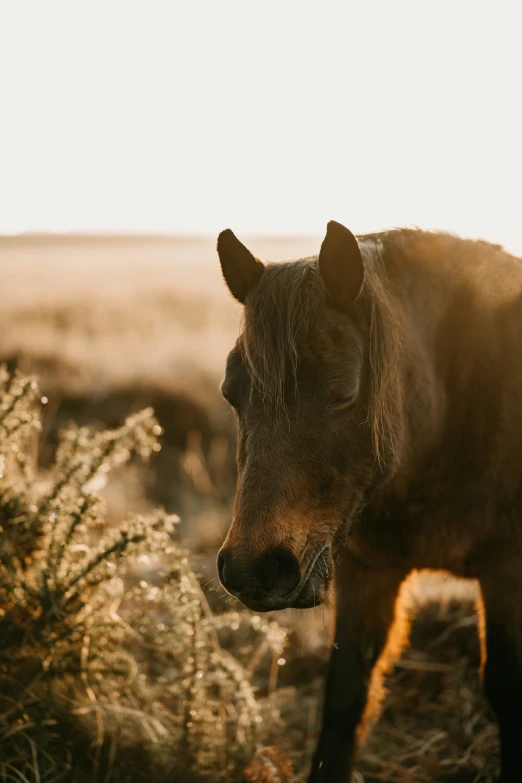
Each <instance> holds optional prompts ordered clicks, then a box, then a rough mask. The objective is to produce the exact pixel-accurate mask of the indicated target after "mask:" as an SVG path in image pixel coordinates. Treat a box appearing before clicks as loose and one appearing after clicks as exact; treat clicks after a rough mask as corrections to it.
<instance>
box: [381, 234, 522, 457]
mask: <svg viewBox="0 0 522 783" xmlns="http://www.w3.org/2000/svg"><path fill="white" fill-rule="evenodd" d="M443 240H444V238H442V240H440V242H439V243H437V242H433V238H432V237H429V236H428V237H426V235H422V234H419V236H418V241H417V247H415V242H414V246H413V247H412V248H411V250H409V251H408V252H405V253H403V254H400V253H395V254H393V253H391V254H390V255H389V258H388V259H387V268H386V274H387V284H388V286H389V290H390V295H391V296H392V298H393V301H394V305H395V306H396V308H397V310H398V312H399V313H400V318H399V328H400V329H401V331H402V335H401V337H402V340H401V342H402V377H403V393H404V403H403V404H404V410H405V412H406V427H407V430H408V431H407V433H406V439H405V440H406V444H407V446H408V453H409V457H408V456H406V454H405V467H406V463H408V462H409V463H410V465H409V466H408V469H409V470H411V466H412V465H415V464H419V462H422V460H423V459H427V460H429V459H431V458H432V455H433V454H441V453H442V452H444V453H445V455H446V457H445V458H446V459H448V460H450V459H452V455H454V458H455V459H458V458H459V457H458V453H459V449H461V448H462V442H463V441H465V442H466V443H467V449H468V450H469V449H473V448H476V449H479V450H480V447H479V444H480V445H481V446H482V449H484V447H487V446H488V444H489V443H490V441H491V439H492V428H494V427H495V426H497V427H498V426H500V424H501V423H502V424H503V422H501V419H504V418H505V417H506V416H507V415H508V411H509V410H510V406H512V405H513V404H514V402H515V401H516V399H520V397H519V395H520V392H521V390H522V363H520V362H518V360H517V363H516V366H513V365H514V363H515V362H514V358H513V357H514V356H515V353H516V345H517V343H518V344H520V339H521V337H522V334H521V327H520V326H519V324H520V323H522V319H521V318H520V316H518V318H517V312H518V313H519V314H522V307H521V306H520V304H519V303H520V302H521V301H522V299H520V297H521V292H522V262H521V264H520V266H517V263H516V259H511V258H510V257H509V256H506V255H503V254H502V253H499V252H498V251H494V250H493V249H492V248H491V247H489V246H487V245H485V246H482V245H481V244H475V243H465V242H463V241H460V244H459V240H455V239H454V238H452V237H449V238H447V240H448V241H447V244H446V245H445V244H444V241H443ZM495 254H496V255H495ZM497 256H498V257H497ZM517 297H518V298H517ZM517 305H518V307H517ZM513 352H515V353H513ZM517 355H518V354H517ZM506 373H509V380H508V382H507V383H506ZM517 392H518V393H517ZM518 416H519V417H520V414H518ZM521 423H522V422H520V421H519V424H521ZM450 444H453V446H454V448H453V450H451V449H450V448H449V445H450Z"/></svg>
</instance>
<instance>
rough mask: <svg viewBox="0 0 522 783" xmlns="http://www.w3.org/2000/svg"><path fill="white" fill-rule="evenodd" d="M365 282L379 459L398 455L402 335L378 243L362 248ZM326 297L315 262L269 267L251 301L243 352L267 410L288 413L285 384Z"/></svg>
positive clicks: (374, 430)
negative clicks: (397, 429)
mask: <svg viewBox="0 0 522 783" xmlns="http://www.w3.org/2000/svg"><path fill="white" fill-rule="evenodd" d="M361 250H362V252H363V254H364V256H365V260H366V262H367V263H366V264H365V282H364V284H363V290H362V291H361V294H360V297H361V300H363V301H364V302H365V303H366V305H367V306H368V308H369V322H370V334H369V360H370V372H371V395H370V396H371V399H370V407H369V411H368V421H369V424H370V426H371V430H372V434H373V441H374V450H375V453H376V456H377V457H378V459H379V460H382V459H383V458H384V456H385V454H389V453H390V449H391V451H392V452H393V451H394V450H395V435H394V433H395V432H396V423H397V422H396V421H395V419H396V416H397V403H398V402H399V400H398V399H397V396H398V395H400V394H401V389H400V374H399V357H400V351H399V350H398V348H399V345H398V342H399V336H398V331H399V330H398V328H397V324H396V319H395V317H394V313H393V309H392V307H391V304H390V301H389V298H388V295H387V292H386V289H385V286H384V285H383V280H382V279H381V277H383V276H384V275H385V270H384V265H383V264H382V258H381V249H380V243H379V241H376V240H373V238H372V239H369V240H368V243H366V245H365V243H364V242H362V243H361ZM326 296H327V293H326V289H325V286H324V284H323V281H322V279H321V277H320V274H319V266H318V263H317V257H312V258H306V259H303V260H301V261H297V262H293V261H292V262H284V263H279V264H267V265H266V269H265V272H264V274H263V275H262V276H261V279H260V281H259V283H258V284H257V285H256V287H255V288H254V289H253V290H252V291H251V293H250V294H249V297H248V302H247V307H246V308H245V315H244V318H243V322H242V328H241V336H240V342H239V344H240V347H241V351H242V354H243V357H244V361H245V363H246V365H247V367H248V369H249V371H250V373H251V376H252V379H253V381H254V383H255V385H256V387H257V389H258V390H259V392H260V394H261V396H262V398H263V401H264V403H265V405H266V406H267V408H269V409H271V410H273V411H276V412H279V413H284V411H285V408H286V405H285V383H286V382H287V380H288V377H289V375H292V376H293V379H294V382H295V381H296V372H297V367H298V363H299V346H300V345H301V344H302V342H303V341H304V339H305V338H306V334H307V332H308V329H309V327H310V324H311V323H313V322H314V320H315V319H316V317H317V315H318V314H319V312H320V310H321V308H322V306H323V305H324V302H325V299H326Z"/></svg>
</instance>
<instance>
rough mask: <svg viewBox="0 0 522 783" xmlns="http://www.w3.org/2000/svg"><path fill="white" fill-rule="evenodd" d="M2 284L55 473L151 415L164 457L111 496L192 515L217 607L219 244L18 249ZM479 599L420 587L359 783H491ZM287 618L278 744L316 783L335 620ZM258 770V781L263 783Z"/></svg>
mask: <svg viewBox="0 0 522 783" xmlns="http://www.w3.org/2000/svg"><path fill="white" fill-rule="evenodd" d="M249 246H250V247H251V248H252V250H253V252H255V253H256V254H257V255H259V256H260V257H261V258H263V259H268V260H278V259H280V260H281V259H285V258H296V257H302V256H306V255H311V254H313V253H314V252H317V249H318V247H319V239H317V238H313V237H300V238H299V237H297V238H262V239H261V238H257V239H256V238H251V239H250V240H249ZM0 272H1V274H2V277H3V281H4V286H3V291H4V296H3V303H2V308H1V313H0V360H1V361H6V362H7V363H8V365H9V366H10V367H13V368H14V367H19V368H21V369H22V370H24V371H26V372H34V373H36V374H37V375H39V376H40V379H41V387H42V392H43V394H44V395H45V396H46V397H47V398H48V400H49V402H48V404H47V406H46V408H45V415H44V437H43V438H42V444H43V445H42V448H41V453H40V460H41V462H42V464H43V465H45V464H48V463H49V462H50V460H51V459H52V456H53V444H55V443H56V436H57V433H58V431H59V429H60V428H61V427H62V426H64V424H66V423H67V422H68V421H71V420H74V421H76V422H79V423H82V424H84V423H89V424H94V425H99V426H111V427H112V426H116V425H117V424H118V423H119V422H121V421H122V419H123V418H124V416H125V415H126V414H127V413H128V412H129V411H131V410H133V409H137V408H141V407H144V406H146V405H152V406H153V407H154V408H155V410H156V414H157V416H158V418H159V420H160V423H161V425H162V426H163V428H164V430H165V434H164V440H163V449H162V451H161V452H160V454H158V455H157V456H156V457H155V459H154V460H153V462H152V463H151V466H150V468H148V469H147V470H146V471H145V472H143V471H142V470H141V469H138V468H137V467H136V468H135V469H131V471H128V472H127V474H126V475H125V477H121V478H120V479H119V480H118V481H116V482H115V483H113V484H112V485H111V488H110V490H109V491H108V495H107V499H108V502H109V509H110V515H111V517H112V518H113V519H115V520H117V519H118V518H121V516H122V515H124V514H125V513H126V512H127V511H128V510H129V509H131V508H132V509H133V510H137V509H140V508H149V507H151V506H152V505H154V504H158V503H159V504H162V505H164V506H165V507H166V509H167V510H168V511H169V512H170V511H172V512H176V513H178V514H179V515H180V516H181V519H182V524H181V531H182V534H183V536H184V539H185V541H186V542H187V544H188V545H189V546H190V548H191V549H192V551H193V557H194V560H195V562H196V566H197V568H198V569H199V570H200V573H201V574H202V579H203V580H204V584H205V585H206V586H207V590H208V594H209V600H210V601H211V602H213V603H216V604H218V603H219V600H221V599H220V595H221V593H220V591H219V590H218V589H217V586H216V575H215V569H214V560H215V552H216V549H217V547H218V546H219V544H220V542H221V540H222V538H223V535H224V531H225V530H226V526H227V524H228V520H229V516H230V509H231V501H232V497H233V490H234V480H235V474H234V448H235V447H234V437H235V436H234V426H235V425H234V419H233V416H232V414H231V413H230V411H229V410H228V408H227V406H226V404H225V403H224V402H223V401H222V399H221V397H220V394H219V388H218V387H219V381H220V378H221V375H222V372H223V368H224V362H225V358H226V354H227V352H228V350H229V349H230V347H231V346H232V344H233V341H234V339H235V336H236V334H237V331H238V326H239V319H240V308H239V307H238V306H237V305H236V304H235V303H234V302H233V300H232V299H231V297H230V296H229V294H228V292H227V291H226V289H225V286H224V284H223V282H222V281H221V276H220V271H219V265H218V261H217V256H216V253H215V250H214V238H183V237H180V238H171V237H156V238H154V237H95V236H92V237H87V236H86V237H73V236H70V237H54V236H36V235H35V236H30V235H29V236H26V237H4V238H0ZM475 598H476V587H475V586H474V585H462V584H456V583H455V582H453V581H451V580H448V579H447V578H446V579H444V578H443V579H441V578H435V577H434V576H428V577H426V578H423V579H421V580H417V582H416V583H415V584H413V583H412V585H411V590H410V599H409V600H410V604H411V612H412V615H413V617H414V621H413V629H412V637H411V645H410V647H409V649H408V650H407V651H406V652H405V654H404V655H403V657H402V658H401V660H399V661H396V662H395V663H394V665H393V666H392V668H391V671H390V674H389V676H388V678H387V688H388V696H387V699H386V701H385V704H384V707H383V711H382V714H381V716H380V718H379V720H378V722H377V724H376V725H375V726H374V728H373V730H372V731H371V733H370V734H369V737H368V739H367V741H366V743H365V745H364V747H363V748H362V749H361V753H360V758H359V762H358V766H357V772H356V780H357V782H358V783H361V782H362V781H391V782H392V783H394V782H395V781H397V782H398V781H401V782H402V783H406V782H408V781H424V782H425V783H429V782H434V781H448V782H449V781H452V782H454V783H457V782H458V783H479V782H480V783H491V781H493V779H494V777H495V773H496V771H497V762H498V740H497V730H496V726H495V724H494V722H493V720H492V715H491V712H490V710H489V707H488V706H487V704H486V702H485V700H484V699H483V697H482V694H481V688H480V683H479V676H478V670H479V657H480V656H479V646H478V640H477V633H476V615H475V610H474V601H475ZM277 619H278V620H279V621H280V622H282V623H284V624H286V625H288V626H289V627H290V628H291V629H292V631H293V633H292V637H291V638H292V643H291V646H290V648H289V649H288V651H287V653H286V663H285V665H284V666H281V667H279V671H278V690H277V692H276V694H275V698H276V699H277V700H278V702H279V707H280V710H281V714H282V717H283V720H284V726H282V727H281V729H280V731H279V736H280V741H279V742H278V745H279V747H280V750H281V752H282V753H283V754H284V755H285V758H288V759H289V760H290V761H291V763H292V765H293V767H294V770H295V774H296V776H297V777H296V778H295V779H296V780H303V779H304V778H303V776H304V775H305V773H306V769H307V765H308V764H309V762H310V758H311V753H312V751H313V747H314V743H315V741H316V738H317V734H318V730H319V726H320V712H321V694H322V685H323V678H324V674H325V671H326V662H327V657H328V624H329V617H328V611H327V610H322V609H317V610H314V612H311V613H308V614H306V616H305V615H304V614H303V613H300V612H285V613H282V614H281V615H279V616H278V617H277ZM266 677H267V679H266V680H265V681H260V682H259V688H260V691H261V692H262V691H263V690H266V689H267V688H268V677H269V673H268V672H267V673H266ZM272 685H273V683H272ZM252 769H253V772H252V775H254V777H250V778H249V779H250V780H259V781H261V780H262V778H261V777H257V778H256V777H255V774H257V773H256V771H255V768H254V767H253V768H252ZM284 779H286V778H284ZM281 780H283V777H281Z"/></svg>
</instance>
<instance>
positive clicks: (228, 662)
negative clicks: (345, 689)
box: [0, 369, 285, 783]
mask: <svg viewBox="0 0 522 783" xmlns="http://www.w3.org/2000/svg"><path fill="white" fill-rule="evenodd" d="M41 402H44V403H45V399H44V400H40V397H39V392H38V385H37V382H36V381H35V380H34V379H33V378H28V377H24V376H21V375H14V376H9V375H8V373H7V372H6V371H5V370H4V369H1V370H0V536H1V547H0V780H2V781H4V780H6V781H7V780H13V781H14V780H17V781H41V782H42V783H44V782H45V781H46V782H47V783H50V781H62V780H66V781H84V780H85V781H87V780H88V781H91V782H92V781H98V780H100V781H102V780H103V781H106V782H107V783H109V782H111V781H118V782H121V783H123V782H124V781H129V782H130V781H139V780H147V781H148V782H149V783H153V782H155V781H169V783H173V781H177V780H179V781H192V780H194V781H199V780H201V781H204V780H212V781H218V780H227V781H231V780H234V779H237V780H239V779H243V770H244V769H245V767H246V766H247V764H248V763H249V762H251V760H252V759H253V758H254V757H255V754H256V752H257V753H259V751H260V748H261V747H262V743H263V739H264V737H265V735H266V729H265V726H267V725H269V724H271V723H273V719H274V718H275V717H276V715H275V713H274V708H273V707H272V706H271V702H270V700H269V699H261V698H260V697H259V696H258V695H257V694H256V692H255V689H254V687H253V685H252V672H253V669H254V668H255V665H256V664H257V662H259V660H260V658H262V657H263V654H264V653H265V652H266V651H268V652H270V651H271V652H272V655H273V656H274V660H277V658H278V657H279V656H280V655H281V652H282V649H283V646H284V642H285V632H284V631H283V630H282V629H281V628H279V627H278V626H277V625H276V624H275V623H273V622H269V621H266V620H261V619H260V618H259V617H251V616H250V615H248V614H242V613H237V612H234V613H232V612H230V613H228V614H223V615H213V614H212V612H211V610H210V608H209V606H208V604H207V602H206V599H205V596H204V594H203V593H202V591H201V588H200V585H199V582H198V579H197V577H196V575H195V574H194V572H193V571H192V570H191V567H190V564H189V558H188V555H187V553H186V552H185V551H184V550H183V549H182V547H181V546H180V545H179V542H178V541H177V540H176V536H175V524H176V522H177V518H176V517H172V516H168V515H167V514H165V513H164V512H163V511H161V510H159V511H155V512H154V513H152V514H151V515H149V516H133V517H131V518H130V519H128V520H127V521H125V522H122V524H121V526H120V527H119V528H118V529H110V528H109V527H108V525H107V524H106V523H105V521H104V513H105V508H104V501H103V500H102V498H101V497H100V496H99V494H98V492H99V490H100V489H101V487H103V485H104V483H105V481H106V478H107V474H108V473H109V472H110V471H111V470H112V469H113V468H114V467H116V466H119V465H121V464H122V463H125V462H127V461H128V460H129V459H131V458H134V457H136V456H139V457H143V458H147V457H149V456H150V455H151V454H152V453H153V452H154V451H157V450H158V449H159V445H158V443H157V438H158V436H159V435H160V434H161V428H160V427H159V425H158V423H157V422H156V420H155V418H154V415H153V411H152V410H151V409H146V410H143V411H141V412H140V413H136V414H133V415H131V416H129V417H128V418H127V420H126V421H125V423H124V424H123V426H122V427H120V428H119V429H117V430H114V431H106V432H96V433H95V432H91V431H89V430H88V429H86V428H83V427H82V428H79V427H71V428H70V429H68V430H67V431H65V432H63V433H62V436H61V442H60V446H59V448H58V452H57V456H56V464H55V465H54V467H53V469H52V470H51V471H50V472H49V473H48V474H46V475H41V474H40V473H39V471H38V469H37V466H36V464H35V458H34V457H33V456H32V455H33V454H35V453H36V448H35V441H36V439H37V438H38V433H39V430H40V405H41ZM234 633H239V634H243V635H245V634H246V635H247V637H248V641H249V645H250V646H249V649H251V650H252V653H251V659H250V662H245V661H244V660H240V659H239V658H237V657H234V656H233V655H232V654H231V653H230V652H229V651H228V650H227V649H224V647H223V645H222V643H221V641H222V638H223V635H225V636H227V638H229V636H230V634H234ZM241 638H243V637H241ZM254 638H255V639H257V638H259V639H260V642H255V643H254V642H253V640H254ZM265 718H270V720H266V719H265ZM250 779H252V778H250ZM263 779H264V778H263ZM274 779H275V778H274Z"/></svg>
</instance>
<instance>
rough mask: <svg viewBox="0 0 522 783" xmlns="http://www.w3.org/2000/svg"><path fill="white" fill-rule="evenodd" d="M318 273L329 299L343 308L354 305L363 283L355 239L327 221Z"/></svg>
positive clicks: (340, 226) (344, 230)
mask: <svg viewBox="0 0 522 783" xmlns="http://www.w3.org/2000/svg"><path fill="white" fill-rule="evenodd" d="M319 272H320V273H321V277H322V279H323V283H324V284H325V286H326V290H327V291H328V293H329V295H330V298H331V299H332V301H334V302H336V303H337V304H340V305H343V306H344V307H350V306H351V305H353V303H354V302H355V300H356V299H357V296H358V294H359V291H360V290H361V286H362V284H363V281H364V267H363V260H362V256H361V251H360V249H359V245H358V243H357V240H356V238H355V237H354V235H353V234H352V232H351V231H349V230H348V229H347V228H345V227H344V226H342V225H341V224H340V223H337V222H336V221H335V220H330V222H329V223H328V226H327V228H326V236H325V238H324V239H323V244H322V245H321V251H320V253H319Z"/></svg>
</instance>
